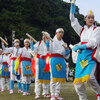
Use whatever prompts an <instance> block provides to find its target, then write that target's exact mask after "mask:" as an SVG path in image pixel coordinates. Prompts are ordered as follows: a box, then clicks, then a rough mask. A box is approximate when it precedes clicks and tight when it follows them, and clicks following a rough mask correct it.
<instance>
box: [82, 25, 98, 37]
mask: <svg viewBox="0 0 100 100" xmlns="http://www.w3.org/2000/svg"><path fill="white" fill-rule="evenodd" d="M96 28H97V27H96V26H94V28H93V31H94V30H95V29H96ZM83 31H84V27H83V28H82V30H81V32H80V37H81V35H82V32H83Z"/></svg>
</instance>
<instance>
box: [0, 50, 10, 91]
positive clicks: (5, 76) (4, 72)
mask: <svg viewBox="0 0 100 100" xmlns="http://www.w3.org/2000/svg"><path fill="white" fill-rule="evenodd" d="M8 53H9V51H5V52H3V55H2V58H0V63H2V67H1V92H3V91H4V90H5V83H6V81H7V87H8V90H10V72H9V66H8V62H7V61H8V60H9V55H8Z"/></svg>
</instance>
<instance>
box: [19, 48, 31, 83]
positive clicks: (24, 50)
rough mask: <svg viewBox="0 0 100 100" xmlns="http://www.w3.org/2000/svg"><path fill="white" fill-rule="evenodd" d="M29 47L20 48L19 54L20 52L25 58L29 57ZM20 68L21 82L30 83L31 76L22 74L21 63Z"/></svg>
mask: <svg viewBox="0 0 100 100" xmlns="http://www.w3.org/2000/svg"><path fill="white" fill-rule="evenodd" d="M30 50H31V49H30V48H28V49H27V48H26V47H23V48H22V49H20V50H19V52H20V54H22V56H21V57H26V58H30V59H31V54H30V53H29V52H30ZM21 70H22V75H21V79H22V83H23V84H30V83H31V76H23V68H22V63H21Z"/></svg>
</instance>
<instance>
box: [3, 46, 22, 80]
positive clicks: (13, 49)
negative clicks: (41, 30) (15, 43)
mask: <svg viewBox="0 0 100 100" xmlns="http://www.w3.org/2000/svg"><path fill="white" fill-rule="evenodd" d="M2 48H3V50H4V51H9V52H10V53H11V57H15V58H16V57H19V56H20V53H21V52H19V51H21V48H18V49H17V48H16V47H9V48H5V46H4V45H2ZM9 60H10V59H8V61H7V62H8V63H9V62H10V61H9ZM9 64H10V65H11V66H10V72H11V73H10V80H12V81H15V79H16V76H15V75H13V74H12V71H13V61H12V60H11V63H9Z"/></svg>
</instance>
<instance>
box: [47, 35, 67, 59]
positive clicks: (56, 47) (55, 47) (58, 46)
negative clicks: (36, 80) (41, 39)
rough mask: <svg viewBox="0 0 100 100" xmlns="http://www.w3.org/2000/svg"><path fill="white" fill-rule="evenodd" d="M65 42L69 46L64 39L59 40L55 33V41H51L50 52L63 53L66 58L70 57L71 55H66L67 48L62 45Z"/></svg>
mask: <svg viewBox="0 0 100 100" xmlns="http://www.w3.org/2000/svg"><path fill="white" fill-rule="evenodd" d="M63 44H65V45H66V47H67V43H65V42H64V41H63V40H62V39H61V40H60V41H59V40H58V39H57V36H56V35H55V36H54V38H53V42H50V48H49V53H51V54H60V55H63V56H64V57H65V58H66V59H68V58H69V55H68V56H66V55H65V48H64V47H63V46H62V45H63Z"/></svg>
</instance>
